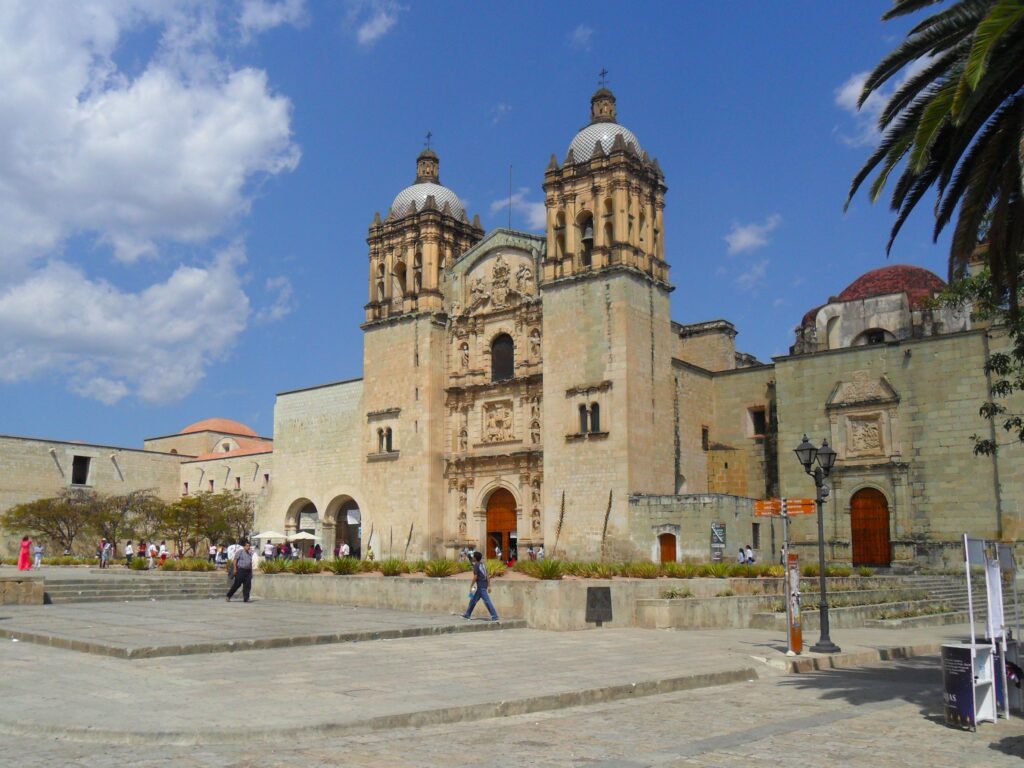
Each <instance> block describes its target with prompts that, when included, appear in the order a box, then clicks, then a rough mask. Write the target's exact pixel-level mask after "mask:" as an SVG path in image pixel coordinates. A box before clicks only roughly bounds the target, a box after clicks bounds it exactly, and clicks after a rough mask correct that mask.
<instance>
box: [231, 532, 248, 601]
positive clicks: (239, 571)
mask: <svg viewBox="0 0 1024 768" xmlns="http://www.w3.org/2000/svg"><path fill="white" fill-rule="evenodd" d="M233 563H234V570H235V580H234V582H232V584H231V589H230V590H228V597H227V600H228V602H229V603H230V602H231V596H232V595H234V594H235V592H236V591H237V590H238V588H239V587H241V588H242V601H243V602H246V603H248V602H249V592H250V591H251V590H252V549H251V547H250V546H249V542H248V540H246V539H243V540H242V546H240V547H238V548H237V549H236V550H235V559H234V561H233Z"/></svg>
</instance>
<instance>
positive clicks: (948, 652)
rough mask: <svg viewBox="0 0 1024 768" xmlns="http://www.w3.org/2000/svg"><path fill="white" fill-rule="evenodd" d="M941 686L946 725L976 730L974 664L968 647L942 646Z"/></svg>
mask: <svg viewBox="0 0 1024 768" xmlns="http://www.w3.org/2000/svg"><path fill="white" fill-rule="evenodd" d="M942 686H943V690H942V699H943V703H944V704H945V710H946V725H952V726H955V727H957V728H970V729H972V730H976V729H977V727H978V726H977V723H976V722H975V721H974V662H973V660H972V659H971V649H970V647H969V646H960V645H944V646H942Z"/></svg>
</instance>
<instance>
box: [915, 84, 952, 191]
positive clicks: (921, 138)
mask: <svg viewBox="0 0 1024 768" xmlns="http://www.w3.org/2000/svg"><path fill="white" fill-rule="evenodd" d="M958 83H959V79H956V80H954V79H950V80H947V81H946V82H945V83H944V84H943V85H942V87H941V88H939V90H938V91H937V92H936V94H935V96H934V97H933V98H932V99H931V101H929V103H928V106H927V108H925V110H924V112H923V113H922V115H921V119H920V120H918V121H917V132H916V133H915V134H914V146H913V149H911V150H910V160H909V165H910V167H911V168H912V169H913V170H914V172H915V173H920V172H921V171H922V170H923V169H924V166H925V165H926V164H927V163H928V159H929V157H930V154H931V148H932V144H933V143H934V141H935V137H936V136H937V135H938V133H939V131H940V130H942V127H943V126H944V125H946V124H947V123H948V122H949V119H950V109H951V108H952V106H953V99H954V98H955V97H956V92H957V84H958Z"/></svg>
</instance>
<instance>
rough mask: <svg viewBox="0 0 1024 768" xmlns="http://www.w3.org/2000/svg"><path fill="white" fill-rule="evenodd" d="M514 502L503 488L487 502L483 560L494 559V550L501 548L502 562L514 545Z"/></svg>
mask: <svg viewBox="0 0 1024 768" xmlns="http://www.w3.org/2000/svg"><path fill="white" fill-rule="evenodd" d="M516 535H517V534H516V500H515V497H514V496H513V495H512V494H511V493H510V492H509V491H507V490H505V489H504V488H499V489H498V490H496V491H495V492H494V493H492V494H491V497H490V498H489V499H488V500H487V542H486V546H485V551H484V557H485V558H493V557H494V548H495V547H501V553H502V554H501V557H502V559H503V560H507V559H508V558H509V554H510V553H511V551H512V547H513V546H514V545H515V543H516Z"/></svg>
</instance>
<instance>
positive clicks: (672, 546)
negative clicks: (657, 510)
mask: <svg viewBox="0 0 1024 768" xmlns="http://www.w3.org/2000/svg"><path fill="white" fill-rule="evenodd" d="M658 544H659V546H660V548H661V562H663V563H674V562H675V561H676V537H675V534H673V533H663V534H661V535H660V536H658Z"/></svg>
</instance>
